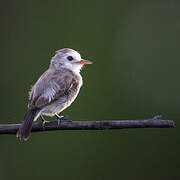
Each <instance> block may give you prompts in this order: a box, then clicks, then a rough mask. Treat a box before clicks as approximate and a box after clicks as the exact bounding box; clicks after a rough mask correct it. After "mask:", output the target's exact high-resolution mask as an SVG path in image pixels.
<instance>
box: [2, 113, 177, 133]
mask: <svg viewBox="0 0 180 180" xmlns="http://www.w3.org/2000/svg"><path fill="white" fill-rule="evenodd" d="M20 125H21V124H4V125H3V124H0V134H16V132H17V130H18V129H19V127H20ZM174 126H175V124H174V121H172V120H161V116H155V117H154V118H151V119H146V120H113V121H68V120H63V121H62V122H61V123H60V125H58V121H57V120H56V121H51V122H48V123H46V124H45V126H44V127H43V126H42V123H40V122H36V123H33V127H32V132H40V131H52V130H106V129H127V128H172V127H174Z"/></svg>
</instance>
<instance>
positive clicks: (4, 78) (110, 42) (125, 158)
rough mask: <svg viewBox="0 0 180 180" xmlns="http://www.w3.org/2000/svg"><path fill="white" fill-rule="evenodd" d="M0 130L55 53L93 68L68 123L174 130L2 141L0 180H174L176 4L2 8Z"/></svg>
mask: <svg viewBox="0 0 180 180" xmlns="http://www.w3.org/2000/svg"><path fill="white" fill-rule="evenodd" d="M0 22H1V26H0V27H1V28H0V68H1V70H0V82H1V88H0V94H1V95H0V99H1V101H0V113H1V118H0V123H20V122H21V121H22V119H23V117H24V114H25V112H26V111H27V100H28V91H29V89H30V86H31V85H32V84H33V83H34V82H35V81H36V80H37V78H38V77H39V76H40V75H41V74H42V73H43V72H44V71H45V70H46V69H47V68H48V66H49V61H50V58H51V57H52V56H53V55H54V53H55V51H56V50H58V49H61V48H64V47H70V48H73V49H75V50H78V51H79V52H80V53H81V55H82V57H83V58H86V59H90V60H92V61H93V62H94V64H93V65H88V66H86V67H85V68H83V71H82V75H83V79H84V85H83V87H82V89H81V92H80V94H79V96H78V98H77V99H76V101H75V102H74V103H73V105H72V106H71V107H70V108H68V109H67V110H65V111H64V112H63V114H64V115H69V116H71V118H72V120H84V121H86V120H104V119H106V120H112V119H144V118H150V117H153V116H154V115H157V114H162V115H163V119H173V120H174V121H175V122H176V128H175V129H129V130H116V131H115V130H114V131H112V130H111V131H66V132H60V131H56V132H46V133H36V134H32V135H31V138H30V139H29V141H27V142H22V141H19V140H18V139H16V137H15V136H12V135H3V136H2V135H1V136H0V179H2V180H6V179H7V180H10V179H18V180H20V179H26V180H32V179H37V178H38V179H47V180H49V179H61V180H64V179H68V180H71V179H72V180H76V179H77V180H81V179H82V180H92V179H93V180H111V179H113V180H114V179H115V180H116V179H123V180H129V179H137V180H144V179H146V180H152V179H154V180H155V179H157V180H161V179H162V180H170V179H173V180H178V179H179V178H180V155H179V154H180V143H179V137H180V128H179V118H180V80H179V79H180V71H179V66H180V43H179V42H180V41H179V40H180V2H179V1H170V0H169V1H166V0H162V1H133V0H128V1H127V0H126V1H125V0H124V1H119V0H117V1H116V0H112V1H102V0H100V1H90V0H88V1H83V0H80V1H75V0H74V1H69V0H67V1H65V0H64V1H55V0H52V1H35V0H33V1H13V0H12V1H10V0H6V1H1V5H0Z"/></svg>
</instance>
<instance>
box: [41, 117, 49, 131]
mask: <svg viewBox="0 0 180 180" xmlns="http://www.w3.org/2000/svg"><path fill="white" fill-rule="evenodd" d="M40 117H41V120H42V127H43V129H44V128H45V124H46V123H48V122H49V121H46V120H45V119H44V117H43V116H42V115H41V116H40Z"/></svg>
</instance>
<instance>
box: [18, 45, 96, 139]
mask: <svg viewBox="0 0 180 180" xmlns="http://www.w3.org/2000/svg"><path fill="white" fill-rule="evenodd" d="M91 63H92V62H91V61H88V60H84V59H81V56H80V54H79V53H78V52H77V51H75V50H73V49H69V48H64V49H61V50H59V51H56V54H55V56H54V57H52V59H51V63H50V66H49V69H48V70H47V71H45V72H44V73H43V74H42V75H41V77H40V78H39V79H38V81H37V82H36V83H35V85H34V86H33V87H32V89H31V91H30V93H29V104H28V112H27V114H26V115H25V118H24V120H23V123H22V125H21V127H20V128H19V130H18V132H17V134H16V137H18V138H22V139H24V140H27V139H28V137H29V135H30V132H31V129H32V123H33V121H36V120H37V118H38V117H40V116H41V117H42V119H43V115H46V116H56V117H58V118H59V115H58V113H60V112H62V111H63V110H64V109H66V108H67V107H68V106H70V105H71V103H72V102H73V101H74V100H75V98H76V97H77V95H78V93H79V90H80V88H81V86H82V77H81V75H80V70H81V68H82V67H83V65H84V64H91Z"/></svg>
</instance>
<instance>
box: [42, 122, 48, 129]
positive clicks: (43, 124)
mask: <svg viewBox="0 0 180 180" xmlns="http://www.w3.org/2000/svg"><path fill="white" fill-rule="evenodd" d="M46 123H49V121H46V120H44V121H43V122H42V127H43V129H45V124H46Z"/></svg>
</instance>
